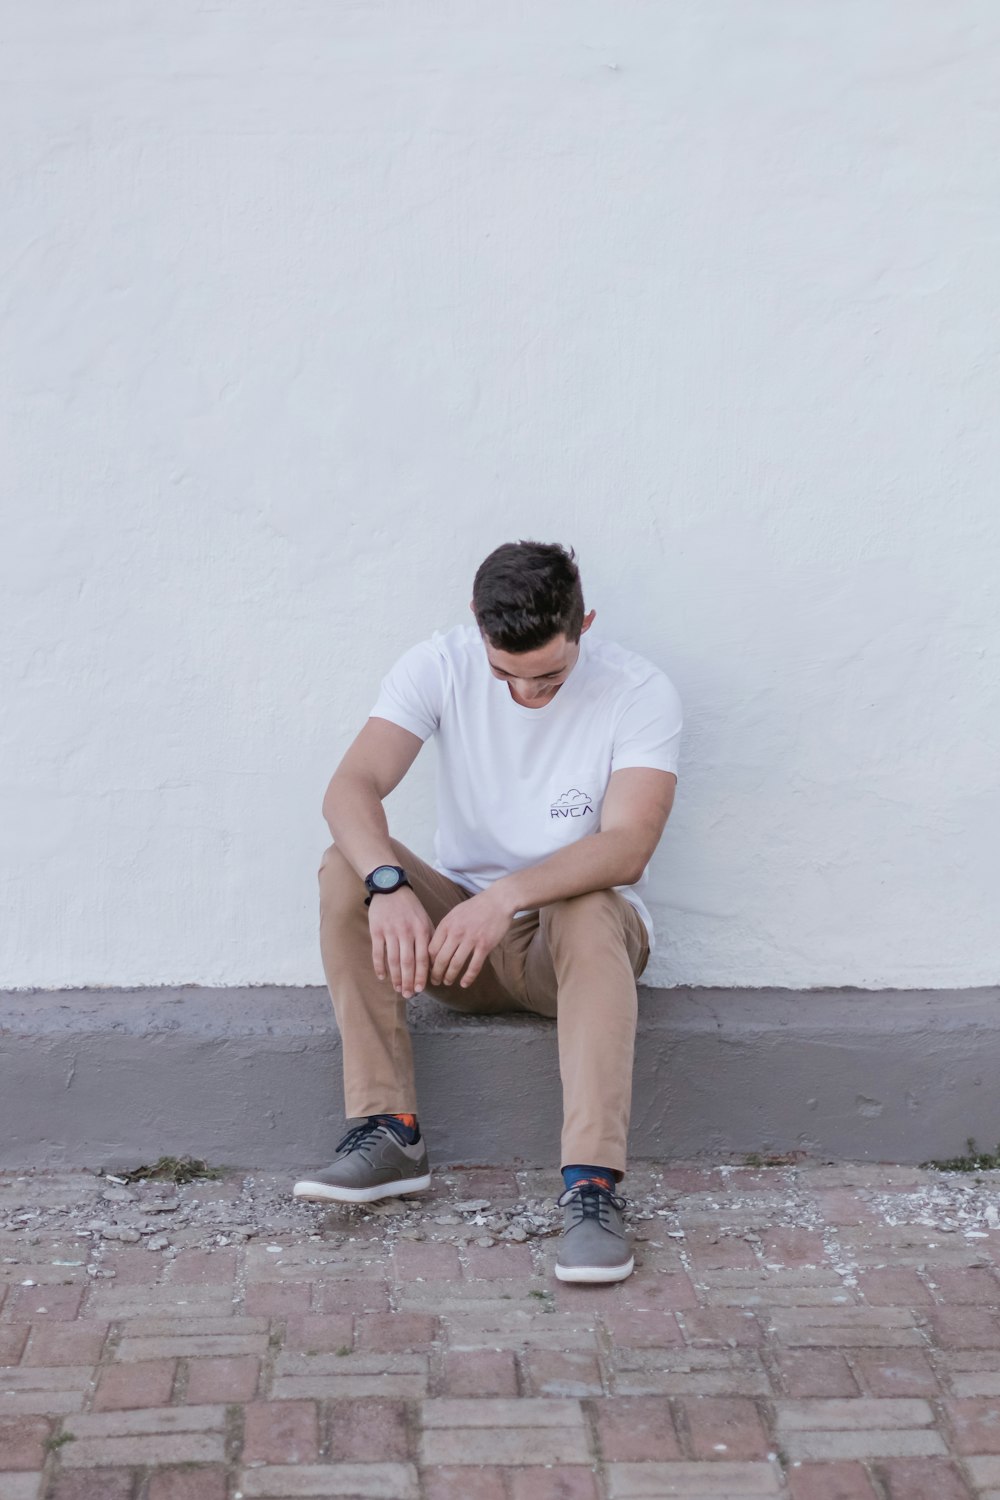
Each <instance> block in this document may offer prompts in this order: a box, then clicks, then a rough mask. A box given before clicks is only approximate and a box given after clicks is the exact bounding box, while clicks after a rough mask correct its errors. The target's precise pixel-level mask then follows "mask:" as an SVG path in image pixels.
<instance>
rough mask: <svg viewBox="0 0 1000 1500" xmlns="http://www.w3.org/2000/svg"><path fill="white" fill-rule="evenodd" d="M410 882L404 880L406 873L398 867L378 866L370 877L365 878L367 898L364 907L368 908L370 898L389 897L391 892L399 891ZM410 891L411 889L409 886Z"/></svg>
mask: <svg viewBox="0 0 1000 1500" xmlns="http://www.w3.org/2000/svg"><path fill="white" fill-rule="evenodd" d="M409 884H410V882H409V881H408V880H407V878H406V871H405V870H404V869H402V868H401V867H400V866H399V865H379V866H378V868H377V869H375V870H373V871H372V872H371V874H370V875H366V876H365V885H366V887H367V889H368V892H369V894H368V896H367V898H366V900H365V905H366V906H370V905H371V900H372V896H391V895H392V893H393V891H398V890H400V889H401V888H402V887H403V886H404V885H409ZM410 889H411V890H412V889H413V887H412V886H410Z"/></svg>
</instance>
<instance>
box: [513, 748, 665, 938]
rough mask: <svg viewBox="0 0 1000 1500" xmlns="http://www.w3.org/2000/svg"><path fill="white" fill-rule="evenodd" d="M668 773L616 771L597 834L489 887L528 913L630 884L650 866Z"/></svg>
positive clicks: (658, 835) (639, 769) (660, 828)
mask: <svg viewBox="0 0 1000 1500" xmlns="http://www.w3.org/2000/svg"><path fill="white" fill-rule="evenodd" d="M676 785H677V777H676V776H675V775H674V774H673V772H672V771H654V770H650V769H647V768H644V767H630V768H629V769H628V770H624V771H615V772H614V773H613V775H612V777H611V779H610V781H609V782H608V789H607V791H606V792H605V794H604V805H603V806H602V808H601V827H600V832H599V833H592V834H588V835H587V837H586V838H582V839H577V840H576V842H575V843H573V844H568V845H567V847H566V848H565V849H560V850H558V851H557V853H555V854H550V855H549V856H548V858H547V859H543V860H541V861H540V862H539V863H538V864H537V865H529V866H528V867H527V869H524V870H515V871H514V873H513V874H511V875H505V876H504V877H503V879H502V880H498V881H497V882H496V883H495V885H494V886H493V887H492V890H493V891H495V892H496V894H497V896H498V898H499V897H501V896H502V898H503V900H504V902H505V903H506V905H507V906H509V908H510V914H511V916H513V915H514V913H515V912H516V911H533V910H534V909H535V908H536V907H539V906H548V905H549V904H550V903H551V902H552V901H564V900H565V899H566V898H567V897H568V896H582V895H583V894H584V893H585V892H586V891H604V890H610V889H611V887H612V886H616V885H633V884H634V883H635V882H636V881H637V880H638V879H639V876H640V875H641V874H642V872H643V870H644V869H645V868H646V866H647V865H648V864H649V861H650V859H651V858H652V856H653V851H654V849H655V848H656V846H657V844H658V843H659V842H660V839H661V837H662V835H663V830H664V828H665V827H666V822H667V818H668V817H669V816H670V809H671V807H672V806H673V802H674V788H675V787H676Z"/></svg>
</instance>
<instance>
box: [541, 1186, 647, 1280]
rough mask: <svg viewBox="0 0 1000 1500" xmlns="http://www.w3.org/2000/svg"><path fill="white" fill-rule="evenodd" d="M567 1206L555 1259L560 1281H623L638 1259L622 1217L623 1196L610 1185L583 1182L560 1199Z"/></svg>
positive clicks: (562, 1204) (561, 1205) (561, 1204)
mask: <svg viewBox="0 0 1000 1500" xmlns="http://www.w3.org/2000/svg"><path fill="white" fill-rule="evenodd" d="M559 1207H560V1208H562V1209H565V1216H564V1219H563V1233H562V1243H561V1245H560V1247H559V1259H558V1260H557V1261H556V1277H557V1278H558V1280H559V1281H587V1282H595V1281H624V1280H625V1277H626V1276H630V1275H631V1274H632V1267H633V1266H634V1265H635V1261H634V1259H633V1257H632V1251H631V1249H630V1248H629V1242H628V1239H627V1238H626V1235H625V1224H624V1221H623V1219H622V1212H621V1211H622V1209H623V1208H624V1207H625V1199H624V1198H616V1197H615V1195H614V1193H612V1192H611V1191H610V1190H609V1189H608V1188H602V1187H598V1186H597V1185H596V1184H595V1183H593V1182H580V1183H577V1185H576V1186H575V1187H571V1188H568V1189H567V1191H566V1192H565V1193H563V1195H562V1197H561V1198H560V1199H559Z"/></svg>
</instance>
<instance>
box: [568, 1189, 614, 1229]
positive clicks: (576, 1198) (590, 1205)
mask: <svg viewBox="0 0 1000 1500" xmlns="http://www.w3.org/2000/svg"><path fill="white" fill-rule="evenodd" d="M625 1204H626V1200H625V1199H624V1198H619V1197H618V1196H617V1195H616V1194H615V1193H613V1192H612V1191H611V1189H610V1188H604V1187H600V1186H599V1185H598V1184H597V1183H596V1182H578V1183H576V1184H575V1185H574V1186H573V1187H571V1188H567V1189H566V1191H565V1192H564V1193H563V1194H562V1195H561V1196H560V1197H559V1198H558V1199H557V1200H556V1206H557V1207H558V1208H567V1207H569V1208H572V1209H573V1211H574V1214H575V1218H574V1220H573V1227H574V1229H575V1228H576V1226H577V1224H582V1223H583V1221H584V1220H585V1219H596V1220H597V1222H598V1224H600V1226H601V1228H602V1229H610V1227H611V1212H610V1209H611V1206H612V1205H614V1207H615V1208H617V1209H618V1210H619V1212H620V1211H621V1210H622V1209H623V1208H624V1207H625Z"/></svg>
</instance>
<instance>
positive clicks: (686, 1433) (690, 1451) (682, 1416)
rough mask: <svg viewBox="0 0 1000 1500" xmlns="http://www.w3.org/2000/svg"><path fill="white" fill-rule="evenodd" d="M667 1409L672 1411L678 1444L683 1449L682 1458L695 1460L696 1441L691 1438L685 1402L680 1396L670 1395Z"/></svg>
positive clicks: (671, 1417) (671, 1418)
mask: <svg viewBox="0 0 1000 1500" xmlns="http://www.w3.org/2000/svg"><path fill="white" fill-rule="evenodd" d="M667 1409H668V1411H669V1412H670V1420H671V1422H673V1424H674V1431H675V1432H676V1434H677V1446H678V1447H679V1448H680V1450H681V1458H683V1459H685V1460H691V1461H693V1459H694V1443H693V1442H692V1440H691V1429H690V1427H689V1426H688V1419H687V1412H686V1411H685V1409H684V1403H683V1401H682V1400H681V1398H680V1397H679V1396H668V1397H667Z"/></svg>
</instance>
